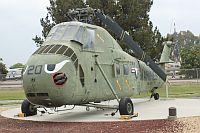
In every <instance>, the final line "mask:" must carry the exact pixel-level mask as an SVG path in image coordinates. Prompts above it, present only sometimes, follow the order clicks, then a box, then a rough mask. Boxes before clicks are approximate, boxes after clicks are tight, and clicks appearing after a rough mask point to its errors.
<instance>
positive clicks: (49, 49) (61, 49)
mask: <svg viewBox="0 0 200 133" xmlns="http://www.w3.org/2000/svg"><path fill="white" fill-rule="evenodd" d="M35 54H58V55H65V56H67V57H69V58H71V60H72V62H73V63H74V65H75V67H76V69H78V58H77V55H76V54H75V53H74V51H73V50H72V49H71V48H69V47H68V46H65V45H59V44H57V45H45V46H41V47H40V48H39V49H37V50H36V51H35V52H34V53H33V55H35ZM53 67H54V66H53V65H48V67H47V70H48V71H50V70H52V69H53Z"/></svg>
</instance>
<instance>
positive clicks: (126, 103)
mask: <svg viewBox="0 0 200 133" xmlns="http://www.w3.org/2000/svg"><path fill="white" fill-rule="evenodd" d="M133 112H134V108H133V103H132V101H131V99H130V98H127V97H126V98H122V99H121V100H120V102H119V113H120V115H133Z"/></svg>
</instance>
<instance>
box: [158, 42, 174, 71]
mask: <svg viewBox="0 0 200 133" xmlns="http://www.w3.org/2000/svg"><path fill="white" fill-rule="evenodd" d="M163 45H164V48H163V52H162V54H161V58H160V62H159V64H160V66H161V68H162V69H163V70H165V63H173V61H172V60H170V54H171V50H172V47H173V45H174V44H173V43H172V42H171V41H166V42H163Z"/></svg>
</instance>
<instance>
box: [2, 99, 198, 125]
mask: <svg viewBox="0 0 200 133" xmlns="http://www.w3.org/2000/svg"><path fill="white" fill-rule="evenodd" d="M132 101H133V103H134V106H135V112H137V113H139V116H138V117H135V118H133V119H132V120H133V121H135V120H154V119H167V118H168V114H169V113H168V109H169V107H176V108H177V116H178V117H179V118H180V117H191V116H200V106H197V105H200V99H168V100H165V99H161V100H158V101H155V100H151V101H148V99H133V100H132ZM104 104H107V105H108V104H109V105H117V102H116V101H110V102H109V103H108V102H104ZM71 107H72V106H70V107H67V108H68V109H69V108H71ZM60 109H64V107H62V108H60ZM48 111H49V112H51V113H53V111H52V110H50V109H49V110H48ZM113 111H115V110H97V109H95V108H91V109H90V111H86V108H85V107H80V106H77V107H75V109H74V110H68V111H61V112H56V113H54V114H47V113H46V114H43V115H41V113H38V115H36V116H31V117H25V118H18V117H14V115H16V114H17V113H20V112H21V111H20V108H15V109H11V110H7V111H4V112H2V114H1V115H2V116H4V117H8V118H13V119H21V120H33V121H52V122H108V121H121V120H120V115H119V113H117V114H116V115H115V116H111V115H108V114H111V113H112V112H113Z"/></svg>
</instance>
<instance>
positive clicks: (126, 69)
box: [123, 64, 129, 75]
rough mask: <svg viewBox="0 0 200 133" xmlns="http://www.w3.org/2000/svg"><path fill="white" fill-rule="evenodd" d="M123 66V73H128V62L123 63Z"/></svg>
mask: <svg viewBox="0 0 200 133" xmlns="http://www.w3.org/2000/svg"><path fill="white" fill-rule="evenodd" d="M123 68H124V75H129V67H128V64H124V65H123Z"/></svg>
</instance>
